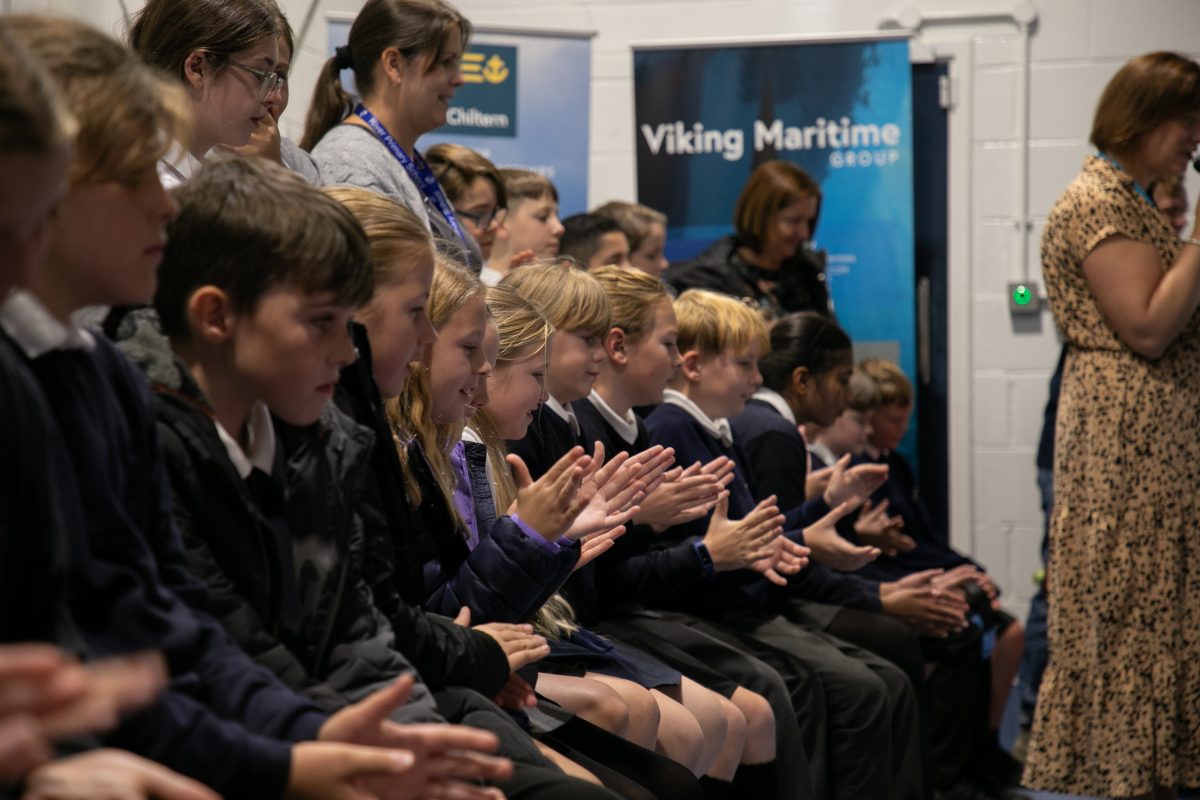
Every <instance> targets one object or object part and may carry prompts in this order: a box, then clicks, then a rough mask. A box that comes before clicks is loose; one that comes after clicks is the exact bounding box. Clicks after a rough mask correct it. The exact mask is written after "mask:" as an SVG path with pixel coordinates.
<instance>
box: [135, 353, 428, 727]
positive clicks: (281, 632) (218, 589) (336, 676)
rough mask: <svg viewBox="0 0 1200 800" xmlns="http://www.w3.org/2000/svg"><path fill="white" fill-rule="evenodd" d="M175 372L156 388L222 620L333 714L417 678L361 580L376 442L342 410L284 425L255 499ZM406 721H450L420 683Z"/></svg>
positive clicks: (162, 371) (170, 457) (173, 469)
mask: <svg viewBox="0 0 1200 800" xmlns="http://www.w3.org/2000/svg"><path fill="white" fill-rule="evenodd" d="M142 355H143V356H145V354H144V353H143V354H142ZM158 356H159V358H158V359H156V361H157V364H156V368H155V374H156V375H158V376H159V377H160V378H166V376H170V375H171V372H170V370H169V369H168V368H167V367H166V366H165V365H164V364H163V360H164V359H167V358H169V357H170V354H169V353H159V354H158ZM171 361H172V363H173V365H174V367H175V374H174V376H173V378H167V380H169V383H159V384H156V386H155V389H156V400H157V402H156V414H157V417H158V423H159V435H160V437H161V439H162V442H163V449H164V454H165V458H166V462H167V468H168V472H169V475H170V478H171V484H172V490H173V494H174V505H173V509H172V512H173V515H174V518H175V524H176V527H177V528H178V529H179V532H180V535H181V537H182V539H183V543H184V548H185V552H186V557H187V566H188V569H189V570H191V571H192V572H193V573H194V574H196V575H197V576H198V577H200V578H202V579H203V580H204V582H205V583H206V585H207V586H208V590H209V597H210V604H211V608H212V611H213V613H214V615H215V616H216V617H217V618H218V619H219V620H220V621H221V623H222V625H224V626H225V629H226V630H227V631H228V632H229V634H230V635H231V636H232V637H233V638H234V640H235V641H236V642H237V643H238V645H239V646H240V647H242V649H244V650H246V651H247V652H248V653H249V654H250V655H251V656H253V657H254V659H255V660H256V661H257V662H258V663H259V664H261V665H263V666H264V667H266V668H267V669H269V670H271V671H272V672H274V673H275V674H276V675H278V676H279V677H280V678H281V679H283V680H284V681H285V682H286V683H288V684H289V685H290V686H292V687H293V688H295V689H297V690H299V691H303V692H304V693H305V694H307V695H308V696H309V697H310V698H312V699H313V701H314V702H316V703H317V704H319V705H320V706H321V707H322V708H325V709H327V710H330V711H332V710H336V709H338V708H341V707H343V706H345V705H347V704H348V703H350V702H353V701H355V700H357V699H359V698H361V697H363V696H365V695H366V694H368V693H370V692H371V691H374V690H375V689H378V688H380V687H382V686H383V685H386V684H387V683H388V682H390V681H391V680H393V679H394V677H395V676H396V675H398V674H400V673H403V672H411V671H413V670H412V667H411V665H409V664H408V663H407V662H406V661H405V660H404V658H403V657H401V656H400V654H399V653H398V652H396V649H395V648H394V646H393V636H392V630H391V627H390V626H389V625H388V624H387V621H386V620H385V619H384V618H383V616H382V615H380V614H379V613H378V612H376V611H375V608H374V604H373V603H372V601H371V597H370V592H369V591H368V590H367V589H366V586H365V584H364V583H363V580H362V572H363V567H362V533H361V529H360V528H359V526H358V524H357V520H356V518H355V514H354V505H355V502H356V499H357V494H358V487H360V486H361V484H362V480H363V473H364V472H365V470H366V460H367V456H368V453H369V451H370V446H371V444H372V441H373V437H372V436H371V434H370V432H369V431H366V430H364V429H362V428H360V427H359V426H357V425H354V424H353V423H352V422H351V421H350V420H348V419H347V418H345V417H344V415H341V414H340V413H339V412H337V411H336V410H335V409H329V410H327V412H326V413H325V414H324V415H322V418H321V421H320V422H318V423H317V424H316V425H313V426H310V427H308V428H304V429H297V428H289V427H288V426H285V425H282V424H279V423H277V424H276V430H277V433H278V436H279V449H278V451H277V458H276V466H275V469H274V470H273V474H272V476H271V477H270V478H267V477H266V476H265V475H259V476H258V477H261V478H262V481H261V482H260V489H259V490H258V496H257V497H256V496H255V494H253V493H252V492H251V490H250V489H249V488H248V487H249V484H248V482H247V481H245V480H243V479H242V478H241V476H240V475H238V473H237V471H236V469H235V468H234V466H233V463H232V462H231V461H230V460H229V456H228V454H227V451H226V449H225V446H224V445H223V444H222V442H221V440H220V438H219V437H218V436H217V431H216V426H215V424H214V421H213V418H212V416H211V413H210V410H209V408H208V405H207V403H206V401H205V400H204V397H203V395H202V394H201V393H200V391H199V387H197V386H196V384H195V383H194V382H193V381H192V379H191V377H190V375H188V373H187V370H186V368H184V367H183V365H182V364H180V363H179V362H178V361H175V360H174V359H173V358H171ZM285 449H286V451H287V454H286V459H285V458H284V457H283V451H284V450H285ZM398 718H399V719H401V720H403V721H414V722H415V721H436V720H440V715H439V714H438V713H437V711H436V706H435V704H434V701H433V698H432V696H431V695H430V693H429V690H428V688H427V687H425V685H424V684H422V683H420V680H419V676H418V683H417V685H416V686H415V687H414V694H413V696H412V698H411V699H410V701H409V702H408V703H407V704H406V705H405V707H404V709H402V710H401V712H400V713H399V715H398Z"/></svg>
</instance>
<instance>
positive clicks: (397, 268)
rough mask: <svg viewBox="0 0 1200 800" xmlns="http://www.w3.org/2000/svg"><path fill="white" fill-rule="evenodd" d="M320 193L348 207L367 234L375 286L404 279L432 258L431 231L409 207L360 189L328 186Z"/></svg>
mask: <svg viewBox="0 0 1200 800" xmlns="http://www.w3.org/2000/svg"><path fill="white" fill-rule="evenodd" d="M321 191H322V192H324V193H325V194H326V195H328V196H329V197H332V198H333V199H334V200H336V201H338V202H339V203H341V204H342V205H343V206H345V207H346V209H347V210H349V212H350V213H351V214H353V215H354V218H355V219H357V220H358V224H359V225H361V226H362V227H363V230H364V231H366V234H367V239H368V241H369V242H370V245H371V261H372V262H373V263H374V265H375V285H376V287H382V286H385V285H387V284H389V283H394V282H398V281H402V280H404V279H405V278H406V277H408V273H409V271H410V270H411V269H412V267H414V266H416V265H417V264H418V263H420V262H421V259H432V258H433V256H434V250H433V239H432V238H431V237H430V235H429V229H428V228H426V227H425V226H424V225H423V224H422V223H421V220H419V219H417V215H416V214H414V213H413V212H412V211H411V210H410V209H408V208H407V207H406V206H404V205H402V204H400V203H397V202H396V201H395V200H392V199H391V198H389V197H384V196H383V195H381V194H376V193H375V192H372V191H369V190H367V189H360V188H359V187H357V186H328V187H326V188H324V189H322V190H321ZM425 263H428V262H425Z"/></svg>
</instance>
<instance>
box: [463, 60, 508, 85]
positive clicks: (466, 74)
mask: <svg viewBox="0 0 1200 800" xmlns="http://www.w3.org/2000/svg"><path fill="white" fill-rule="evenodd" d="M462 74H463V82H464V83H492V84H495V83H504V82H505V81H506V80H508V76H509V75H510V74H512V73H511V71H510V70H509V68H508V64H507V63H506V62H505V60H504V59H503V58H502V57H501V56H500V54H499V53H492V54H491V55H490V56H489V55H488V54H487V53H463V57H462Z"/></svg>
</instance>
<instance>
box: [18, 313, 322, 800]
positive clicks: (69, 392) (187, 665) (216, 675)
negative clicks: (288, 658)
mask: <svg viewBox="0 0 1200 800" xmlns="http://www.w3.org/2000/svg"><path fill="white" fill-rule="evenodd" d="M0 326H2V327H3V329H4V331H5V333H6V334H7V335H8V336H9V337H10V338H11V339H12V340H13V341H14V342H16V343H17V345H18V347H19V348H20V351H21V354H22V355H23V356H24V358H25V359H26V363H27V364H28V366H29V368H30V370H31V372H32V374H33V375H34V376H35V377H36V379H37V381H38V384H39V386H40V388H41V390H42V393H43V395H44V397H45V399H46V408H47V410H48V412H49V414H50V416H51V417H53V419H54V422H55V425H56V426H57V428H58V430H59V432H60V434H61V437H62V442H63V443H64V447H65V449H66V453H67V455H68V457H69V466H70V469H69V472H70V474H69V475H64V476H62V477H63V478H64V480H65V481H66V482H65V483H64V485H62V486H59V487H56V489H57V490H59V493H60V496H62V497H67V498H75V502H77V504H78V505H77V507H78V508H79V509H84V510H86V513H82V514H79V515H78V518H77V521H78V523H79V527H75V526H71V527H70V528H69V529H68V537H69V542H70V545H69V546H70V553H71V556H72V557H71V563H70V574H71V611H72V613H73V616H74V619H75V622H76V624H77V625H78V628H79V630H80V633H81V634H82V636H83V637H84V641H85V642H86V644H87V646H88V647H89V648H90V649H91V651H92V652H93V654H95V655H97V656H103V655H110V654H116V653H127V652H130V651H133V650H140V649H147V648H152V649H159V650H161V651H163V653H164V655H165V656H166V658H167V663H168V665H169V668H170V671H171V675H172V678H173V682H172V686H171V688H170V689H168V690H167V691H166V692H165V693H164V694H163V695H162V696H160V698H159V699H158V700H157V701H156V702H155V703H153V704H152V705H151V706H149V707H148V708H146V709H143V710H142V711H139V712H136V713H134V714H132V715H130V716H129V717H127V718H125V719H124V720H123V721H122V722H121V723H120V725H118V727H117V728H116V729H114V730H113V731H111V732H110V733H108V734H106V735H105V736H104V737H103V740H104V742H105V744H106V745H108V746H112V747H118V748H122V749H126V750H130V751H131V752H134V753H137V754H139V755H142V756H144V757H146V758H149V759H151V760H154V761H158V762H160V763H162V764H164V765H165V766H167V767H169V768H171V769H173V770H175V771H177V772H180V773H181V774H184V775H187V776H189V777H193V778H195V779H196V780H199V781H201V782H203V783H206V784H207V785H209V786H211V787H213V788H214V789H215V790H217V791H218V792H220V793H221V794H223V795H224V796H225V797H230V798H234V797H246V798H257V797H282V796H283V793H284V789H285V787H286V786H287V781H288V773H289V770H290V766H291V745H290V744H289V742H294V741H302V740H306V739H313V738H315V737H316V733H317V730H318V728H319V727H320V726H321V724H323V723H324V721H325V719H326V718H327V717H326V714H325V713H324V712H323V711H321V709H320V708H318V707H317V706H316V705H314V704H312V703H311V702H309V701H308V700H306V699H305V698H303V697H301V696H300V695H298V694H296V693H295V692H293V691H292V690H291V689H290V688H288V687H287V686H285V685H284V684H282V683H281V682H280V681H278V679H276V678H275V677H274V676H273V675H271V674H270V673H269V672H267V671H266V670H264V669H262V668H261V667H259V666H257V665H256V664H254V662H253V661H251V660H250V658H249V656H247V655H246V654H245V653H244V652H243V651H241V650H240V649H238V648H237V647H236V646H234V645H233V643H232V642H231V641H230V640H229V638H228V637H227V636H226V634H225V632H224V630H223V629H222V628H221V626H220V625H219V624H218V623H217V621H216V620H215V619H213V618H212V617H211V616H209V614H208V613H207V612H206V611H203V610H201V609H204V608H205V604H206V592H205V590H204V587H203V586H202V585H201V584H200V582H199V581H197V580H196V579H195V578H194V577H192V576H191V574H190V573H189V572H188V571H187V570H186V568H185V567H184V558H183V553H182V550H181V546H180V542H179V536H178V533H177V531H176V529H175V527H174V524H173V521H172V518H171V513H170V502H171V495H170V489H169V487H168V485H167V479H166V472H165V469H164V466H163V461H162V454H161V451H160V449H159V442H158V436H157V432H156V430H155V427H154V422H153V412H152V409H151V401H150V393H149V389H148V387H147V386H146V383H145V381H144V380H143V379H142V378H141V376H140V375H139V374H138V373H137V371H136V369H134V368H133V367H132V365H130V364H129V363H128V362H127V361H125V359H124V358H123V357H122V356H121V355H120V354H119V353H118V352H117V351H116V349H115V348H113V347H112V345H111V344H109V343H108V342H106V341H105V340H103V339H102V338H99V337H96V336H93V335H92V334H90V333H88V332H86V331H81V330H79V329H74V328H68V327H66V326H63V325H62V324H60V323H58V322H57V321H56V320H55V319H54V318H53V317H51V316H50V314H49V312H47V311H46V310H45V309H44V308H43V307H42V306H41V305H40V304H39V303H38V302H37V301H36V300H35V299H34V298H33V297H32V296H31V295H28V294H26V293H23V292H17V293H14V294H13V295H10V296H9V298H8V300H7V302H6V303H5V304H4V305H3V307H2V308H0Z"/></svg>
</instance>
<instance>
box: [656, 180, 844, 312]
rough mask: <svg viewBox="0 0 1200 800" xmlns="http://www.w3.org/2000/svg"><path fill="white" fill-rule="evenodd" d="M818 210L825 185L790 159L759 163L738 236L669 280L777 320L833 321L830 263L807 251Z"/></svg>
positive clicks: (741, 209) (737, 222)
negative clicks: (750, 304) (805, 314)
mask: <svg viewBox="0 0 1200 800" xmlns="http://www.w3.org/2000/svg"><path fill="white" fill-rule="evenodd" d="M820 210H821V187H820V186H818V185H817V182H816V181H814V180H813V179H812V178H811V177H810V176H809V175H808V173H806V172H805V171H804V170H802V169H800V167H798V166H796V165H795V164H793V163H791V162H790V161H768V162H766V163H765V164H761V165H759V167H758V168H757V169H755V170H754V172H753V173H751V175H750V178H749V180H747V181H746V185H745V186H743V187H742V193H741V195H740V196H739V197H738V201H737V205H735V206H734V208H733V226H734V230H735V231H736V232H735V233H734V235H733V236H726V237H725V238H723V239H718V240H717V241H716V242H714V243H713V244H712V245H711V246H709V248H708V249H707V250H705V251H704V252H703V253H701V254H700V255H699V256H697V257H696V258H694V259H692V260H691V261H682V262H680V263H678V264H672V265H671V266H670V267H669V268H668V269H667V271H666V272H665V273H664V274H663V280H664V281H666V282H667V283H668V284H670V285H671V286H673V287H674V288H675V290H676V291H678V292H683V291H685V290H687V289H708V290H710V291H714V292H720V293H721V294H728V295H732V296H734V297H740V298H743V299H746V300H751V301H754V302H755V303H757V304H758V307H759V308H761V309H763V310H764V311H766V312H768V313H769V315H770V316H771V317H780V316H783V315H784V314H790V313H792V312H793V311H816V312H818V313H821V314H825V315H831V314H832V308H831V306H830V303H829V291H828V289H827V288H826V286H825V270H824V265H823V264H822V263H821V261H820V260H819V258H818V256H817V255H815V254H814V253H812V252H811V251H810V250H809V249H808V243H809V241H810V240H811V239H812V235H813V231H814V230H815V229H816V227H817V216H818V214H819V213H820Z"/></svg>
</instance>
